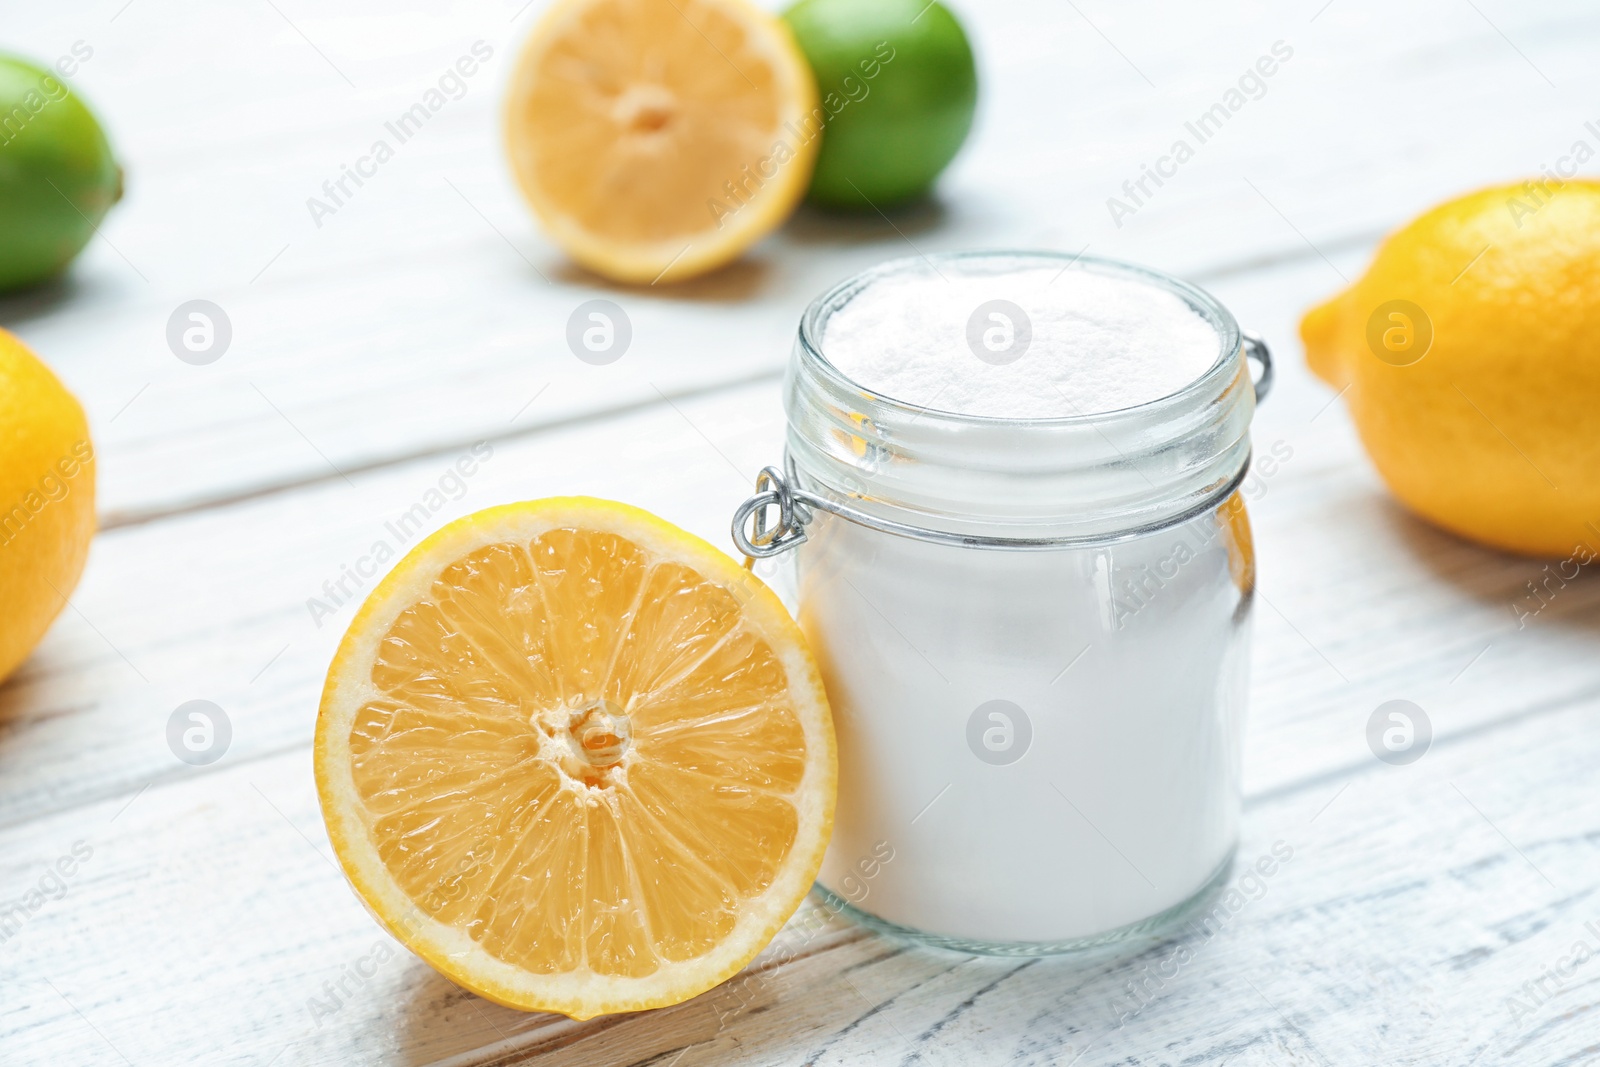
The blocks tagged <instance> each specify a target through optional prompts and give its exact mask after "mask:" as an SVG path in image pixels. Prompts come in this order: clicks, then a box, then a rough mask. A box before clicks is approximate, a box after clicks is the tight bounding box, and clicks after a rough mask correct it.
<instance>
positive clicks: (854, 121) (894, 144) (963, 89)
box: [783, 0, 978, 208]
mask: <svg viewBox="0 0 1600 1067" xmlns="http://www.w3.org/2000/svg"><path fill="white" fill-rule="evenodd" d="M783 17H784V19H785V20H786V21H787V22H788V23H789V27H790V28H791V29H792V30H794V35H795V38H796V39H797V40H798V41H799V42H800V48H801V50H802V51H804V52H805V54H806V58H807V59H808V60H810V61H811V70H812V73H814V74H815V75H816V77H817V92H818V94H819V95H820V96H821V98H822V108H823V111H824V112H826V115H827V117H826V119H825V120H824V121H825V123H826V126H825V128H824V130H823V134H822V149H821V151H820V152H819V153H818V155H817V167H816V171H815V173H814V174H813V175H812V178H811V192H810V197H811V199H812V200H813V201H814V202H816V203H819V204H823V205H827V206H830V207H855V208H860V207H868V206H875V207H880V208H881V207H888V206H890V205H893V204H900V203H904V202H905V201H907V200H910V199H912V198H914V197H917V196H920V195H921V194H922V193H924V192H926V191H927V190H928V187H929V186H931V185H932V184H933V180H934V179H935V178H937V177H938V176H939V172H940V171H942V170H944V168H945V165H946V164H948V163H949V162H950V160H951V159H953V158H954V157H955V154H956V151H957V150H958V149H959V148H960V147H961V142H962V141H964V140H966V137H967V131H968V130H969V129H971V127H972V112H973V109H974V108H975V107H976V106H977V102H978V72H977V69H976V67H975V66H974V64H973V61H972V46H971V45H970V44H968V43H967V35H966V33H965V32H963V31H962V29H961V24H960V23H959V22H957V21H956V19H955V16H954V15H952V14H950V12H949V11H948V10H946V9H945V7H944V5H943V4H939V3H928V2H926V0H800V2H799V3H798V4H795V5H794V6H793V7H791V8H790V9H789V10H788V11H786V12H785V13H784V16H783Z"/></svg>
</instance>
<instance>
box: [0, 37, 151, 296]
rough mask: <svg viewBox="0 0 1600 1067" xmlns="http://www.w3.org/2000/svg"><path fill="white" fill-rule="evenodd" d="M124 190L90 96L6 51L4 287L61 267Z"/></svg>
mask: <svg viewBox="0 0 1600 1067" xmlns="http://www.w3.org/2000/svg"><path fill="white" fill-rule="evenodd" d="M121 196H122V171H121V169H120V168H119V167H118V166H117V162H116V160H115V159H114V158H113V157H112V155H111V145H110V144H109V143H108V142H107V141H106V135H105V133H104V131H102V130H101V129H100V124H99V123H98V122H96V121H95V117H94V115H93V114H91V113H90V111H89V109H88V108H87V107H85V106H84V104H83V101H82V100H80V99H78V97H77V96H75V95H73V94H72V93H71V92H69V91H68V89H67V87H66V85H65V84H64V83H63V82H62V81H61V80H60V79H59V78H57V77H56V75H55V74H54V73H52V72H51V71H48V70H45V69H44V68H42V67H37V66H35V65H33V64H32V63H29V62H28V61H27V60H24V59H18V58H16V57H13V56H0V290H7V289H17V288H21V287H22V286H26V285H33V284H36V283H38V282H42V281H45V280H47V279H49V278H52V277H54V276H55V275H57V274H59V273H60V272H61V271H62V270H63V269H64V268H65V267H66V265H67V264H68V263H70V262H71V261H72V257H73V256H76V255H77V254H78V253H79V252H80V251H81V250H82V249H83V246H84V245H86V244H88V243H89V238H90V237H92V236H94V231H95V227H96V226H98V225H100V220H101V219H103V218H105V215H106V212H107V211H109V210H110V209H111V205H112V204H114V203H116V202H117V200H118V199H119V198H121Z"/></svg>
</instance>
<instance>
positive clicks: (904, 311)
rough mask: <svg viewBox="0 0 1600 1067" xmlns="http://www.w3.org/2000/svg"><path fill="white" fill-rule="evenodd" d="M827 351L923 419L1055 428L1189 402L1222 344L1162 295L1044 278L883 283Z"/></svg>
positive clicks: (1023, 275) (848, 309)
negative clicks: (1184, 397) (1071, 420)
mask: <svg viewBox="0 0 1600 1067" xmlns="http://www.w3.org/2000/svg"><path fill="white" fill-rule="evenodd" d="M1007 305H1010V306H1009V307H1008V306H1007ZM823 351H824V352H825V353H826V355H827V358H828V361H829V362H831V363H832V364H833V365H834V366H835V367H836V368H838V369H839V370H840V371H842V372H843V373H844V375H845V377H847V378H849V379H851V380H852V381H854V382H856V383H857V384H859V385H864V386H866V387H867V388H868V389H871V390H872V391H874V392H876V393H879V394H881V395H883V396H887V397H892V398H893V399H895V400H899V401H902V402H904V403H907V404H913V405H916V406H917V407H930V408H935V409H937V410H939V411H953V412H959V413H960V414H964V415H988V416H992V417H995V418H1012V419H1023V418H1053V417H1057V416H1064V415H1092V414H1099V413H1102V412H1107V411H1116V410H1118V409H1120V408H1127V407H1133V406H1135V405H1137V404H1144V403H1148V402H1149V401H1151V400H1158V399H1160V398H1161V397H1164V396H1167V395H1168V394H1170V393H1175V392H1177V391H1178V390H1179V389H1181V388H1183V387H1184V386H1185V385H1188V384H1189V383H1190V382H1192V381H1194V380H1195V379H1196V378H1198V377H1200V375H1202V374H1204V373H1205V372H1206V370H1207V369H1209V368H1210V366H1211V365H1212V364H1213V363H1214V362H1216V358H1217V334H1216V331H1215V330H1214V329H1212V327H1211V324H1210V323H1208V322H1206V320H1205V319H1203V318H1201V317H1200V316H1199V315H1198V314H1196V313H1195V311H1194V310H1193V309H1192V308H1190V307H1189V305H1188V304H1187V303H1185V302H1184V301H1183V300H1182V299H1181V298H1179V297H1178V296H1176V295H1175V294H1173V293H1170V292H1168V291H1166V290H1164V289H1158V288H1156V287H1155V286H1153V285H1144V284H1142V283H1140V282H1136V281H1132V280H1128V279H1124V278H1112V277H1107V276H1105V275H1101V274H1091V273H1089V272H1087V271H1081V270H1065V271H1062V270H1057V269H1036V270H1022V271H1016V272H1014V273H1008V274H1002V275H992V276H972V275H954V276H952V277H950V278H949V279H948V280H944V279H941V278H939V277H937V276H911V277H906V276H891V277H889V278H885V279H882V280H880V281H877V282H874V283H873V284H871V285H869V286H868V287H867V288H866V289H864V290H863V291H861V292H860V293H858V294H857V295H856V296H855V297H854V298H853V299H852V300H851V301H850V302H849V303H848V304H846V305H845V306H844V307H842V308H840V309H839V311H837V312H836V313H835V314H834V315H833V317H832V318H830V319H829V320H828V326H827V331H826V333H825V334H824V336H823Z"/></svg>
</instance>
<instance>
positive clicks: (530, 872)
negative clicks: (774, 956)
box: [316, 498, 836, 1019]
mask: <svg viewBox="0 0 1600 1067" xmlns="http://www.w3.org/2000/svg"><path fill="white" fill-rule="evenodd" d="M316 772H317V784H318V790H319V793H320V796H321V800H322V805H323V813H324V817H325V819H326V821H327V825H328V830H329V835H330V838H331V840H332V842H333V846H334V849H335V851H336V852H337V854H338V856H339V859H340V861H341V863H342V865H343V867H344V870H345V872H346V874H347V875H348V876H349V878H350V880H351V882H352V884H353V885H354V886H355V888H356V890H357V892H358V893H359V894H360V896H361V897H362V898H363V900H364V901H365V902H366V903H367V905H368V906H369V908H370V909H371V910H372V911H373V912H374V914H375V915H376V916H377V917H378V919H379V921H380V922H382V923H383V925H384V926H385V927H386V928H388V929H389V931H390V932H391V933H393V934H394V935H395V936H396V937H398V938H399V939H400V940H402V941H403V942H405V943H406V944H407V945H408V946H409V947H410V948H411V949H412V950H413V951H415V952H416V953H418V954H419V955H421V956H422V957H423V958H424V959H426V960H428V962H430V963H431V964H433V966H435V967H436V968H437V969H439V970H440V971H442V972H443V973H444V974H446V975H447V976H449V977H450V978H452V979H453V980H455V981H456V982H458V983H459V984H461V985H463V986H465V987H466V988H468V989H470V990H472V991H473V992H475V993H478V994H480V995H482V996H485V997H488V998H489V999H492V1000H495V1001H498V1002H499V1003H502V1004H506V1005H508V1006H511V1007H516V1008H522V1009H530V1010H532V1009H537V1010H547V1011H558V1012H562V1013H565V1014H567V1015H570V1016H573V1017H574V1018H580V1019H581V1018H589V1017H591V1016H593V1015H597V1014H601V1013H606V1012H616V1011H629V1010H637V1009H642V1008H651V1007H660V1006H663V1005H666V1004H672V1003H676V1002H678V1001H681V1000H684V999H686V998H688V997H690V996H693V995H695V994H697V993H699V992H702V991H704V990H705V989H708V988H710V987H711V986H713V985H715V984H717V983H718V982H721V981H723V980H724V979H726V978H728V977H730V976H731V975H733V974H734V973H735V972H737V971H738V970H739V968H741V967H742V966H743V965H744V964H745V963H746V962H748V961H749V960H750V958H751V957H753V956H754V955H755V954H756V953H757V952H759V951H760V949H761V948H762V947H763V946H765V945H766V944H767V942H768V941H770V940H771V938H772V936H773V935H774V934H775V933H776V932H777V930H778V929H779V928H780V927H781V926H782V924H783V923H784V922H785V921H786V920H787V919H788V918H789V916H790V915H791V914H792V913H793V911H794V909H795V908H796V907H797V906H798V904H799V903H800V900H801V899H802V898H803V896H804V895H805V893H806V891H807V890H808V889H809V888H810V885H811V882H812V880H813V878H814V877H815V875H816V871H817V868H818V867H819V865H820V864H821V860H822V852H823V849H824V847H825V846H826V843H827V838H828V834H829V831H830V830H831V827H832V819H833V798H834V790H835V779H836V759H835V752H834V737H833V729H832V724H831V720H830V718H829V714H828V707H827V703H826V699H825V697H824V695H823V690H822V685H821V682H820V680H819V677H818V675H817V671H816V667H815V665H814V663H813V661H812V659H811V656H810V653H809V652H808V651H807V649H806V647H805V644H804V642H803V639H802V638H801V636H800V633H799V631H798V629H797V628H796V626H795V624H794V622H793V621H792V620H791V619H790V618H789V616H788V614H787V612H786V611H785V610H784V608H783V606H782V605H781V604H780V603H779V602H778V600H777V598H776V597H775V596H774V595H773V594H772V593H771V592H770V591H769V590H767V589H766V587H765V586H763V585H761V584H760V583H759V582H758V581H756V580H755V579H754V578H752V577H751V576H749V575H748V573H747V572H746V571H744V570H743V569H742V568H740V567H739V566H737V565H736V564H735V563H734V562H733V561H732V560H731V559H729V558H728V557H727V556H726V555H724V554H723V553H721V552H719V551H718V550H716V549H715V548H713V547H712V546H710V545H709V544H706V543H705V542H703V541H701V540H699V539H698V538H695V537H693V536H691V535H689V534H687V533H685V532H683V531H681V530H678V529H676V528H675V527H672V526H670V525H668V524H667V523H665V522H662V521H661V520H659V519H656V518H654V517H653V516H650V515H649V514H647V513H645V512H642V511H638V510H636V509H633V508H628V507H625V506H623V505H619V504H612V503H608V502H605V501H597V500H590V499H586V498H562V499H552V500H543V501H534V502H531V503H525V504H514V505H509V506H506V507H502V508H492V509H489V510H487V511H483V512H479V513H477V514H475V515H471V516H468V517H466V518H464V519H461V520H459V521H457V522H455V523H452V524H451V525H449V526H446V527H445V528H444V529H442V530H440V531H439V532H438V533H436V534H434V535H433V536H432V537H431V538H429V539H428V540H427V541H425V542H423V543H422V544H421V545H419V546H418V547H417V548H416V549H415V550H413V552H412V553H411V554H410V555H408V556H407V557H406V558H405V559H404V560H402V561H401V563H400V564H399V565H398V566H396V568H395V569H394V571H393V572H392V573H391V574H390V575H389V576H388V577H387V578H386V579H385V580H384V581H383V582H382V583H381V584H380V585H379V586H378V588H377V589H376V590H374V592H373V594H372V595H371V597H370V598H369V599H368V601H367V603H366V604H365V605H364V606H363V607H362V609H361V610H360V612H359V613H358V614H357V616H356V618H355V620H354V621H353V622H352V624H351V626H350V629H349V631H348V633H347V634H346V635H345V637H344V640H343V642H342V643H341V645H340V648H339V651H338V653H337V655H336V657H335V659H334V662H333V666H332V667H331V669H330V671H329V675H328V681H327V686H326V689H325V691H324V694H323V700H322V708H321V713H320V715H319V718H318V724H317V738H316Z"/></svg>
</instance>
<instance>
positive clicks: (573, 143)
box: [505, 0, 820, 284]
mask: <svg viewBox="0 0 1600 1067" xmlns="http://www.w3.org/2000/svg"><path fill="white" fill-rule="evenodd" d="M816 109H817V94H816V88H815V85H814V84H813V82H812V79H811V71H810V69H809V68H808V67H807V66H806V61H805V57H804V56H802V55H801V54H800V51H799V49H798V48H797V47H796V46H795V43H794V39H793V37H792V36H791V35H790V33H789V29H788V27H787V26H785V25H784V23H783V22H782V21H781V20H780V19H777V18H775V17H773V16H772V15H769V14H767V13H766V12H764V11H761V10H760V9H758V8H756V7H754V6H752V5H751V4H749V3H747V2H746V0H564V2H562V3H559V4H557V5H556V6H555V7H554V8H552V9H551V10H550V11H549V12H548V13H547V14H546V15H545V16H544V18H543V20H542V21H541V22H540V23H539V24H538V26H537V27H536V28H535V29H534V31H533V33H532V35H531V36H530V37H529V39H528V42H527V44H526V45H525V46H524V48H523V50H522V54H521V56H520V57H519V58H518V60H517V63H516V67H515V69H514V70H513V72H512V75H511V82H510V86H509V88H508V91H507V99H506V112H505V140H506V150H507V152H508V154H509V155H510V158H511V169H512V171H513V172H514V173H515V175H516V179H517V184H518V185H519V186H520V187H521V189H522V193H523V196H524V197H525V198H526V199H527V201H528V204H529V205H530V206H531V207H532V208H533V210H534V213H535V214H536V215H537V216H538V217H539V219H540V221H541V222H542V223H543V224H544V226H545V229H546V230H547V231H548V232H549V234H550V236H551V238H553V239H554V240H555V242H556V243H557V244H559V245H561V247H562V248H564V249H565V250H566V251H567V253H568V254H569V255H571V256H572V258H573V259H575V260H577V261H578V262H579V263H582V264H583V265H584V266H586V267H588V268H589V269H591V270H593V271H595V272H597V273H599V274H602V275H604V276H606V277H608V278H612V279H614V280H617V281H623V282H639V283H646V284H648V283H654V282H658V281H675V280H679V279H683V278H689V277H692V276H694V275H696V274H701V273H704V272H705V271H708V270H711V269H713V268H716V267H720V266H722V265H723V264H725V263H727V262H729V261H730V260H732V259H734V258H736V257H737V256H738V255H739V254H740V253H741V252H743V251H744V250H745V249H746V248H748V247H750V245H752V244H754V243H755V242H756V241H758V240H759V239H760V238H761V237H763V236H765V235H766V234H767V233H769V232H771V231H772V230H773V229H775V228H776V227H777V226H778V225H780V224H781V223H782V222H783V221H784V219H786V218H788V216H789V213H790V212H791V211H793V210H794V207H795V205H796V204H797V203H799V201H800V199H801V197H802V196H804V195H805V190H806V183H807V182H808V181H809V180H810V178H811V167H812V163H813V162H814V160H815V158H816V152H817V144H818V142H819V140H820V137H819V131H820V122H819V120H818V116H817V115H816V114H815V112H816Z"/></svg>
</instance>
